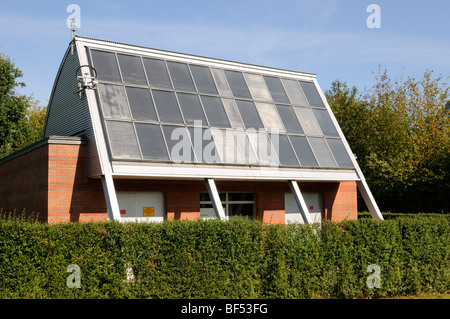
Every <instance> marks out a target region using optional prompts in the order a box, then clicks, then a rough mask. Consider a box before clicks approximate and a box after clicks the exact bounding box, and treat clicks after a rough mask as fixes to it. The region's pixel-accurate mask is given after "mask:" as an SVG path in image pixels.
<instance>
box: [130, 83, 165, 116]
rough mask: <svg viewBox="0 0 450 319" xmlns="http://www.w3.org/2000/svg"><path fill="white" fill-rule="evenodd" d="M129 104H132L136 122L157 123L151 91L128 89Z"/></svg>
mask: <svg viewBox="0 0 450 319" xmlns="http://www.w3.org/2000/svg"><path fill="white" fill-rule="evenodd" d="M126 90H127V96H128V102H130V108H131V113H132V114H133V118H134V119H136V120H152V121H157V120H158V118H157V116H156V111H155V106H154V105H153V101H152V96H151V95H150V90H149V89H142V88H135V87H127V88H126Z"/></svg>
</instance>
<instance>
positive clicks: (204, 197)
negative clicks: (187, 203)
mask: <svg viewBox="0 0 450 319" xmlns="http://www.w3.org/2000/svg"><path fill="white" fill-rule="evenodd" d="M219 198H220V200H221V201H226V199H227V194H226V193H219ZM200 201H201V202H210V201H211V198H210V197H209V193H200ZM224 208H225V206H224Z"/></svg>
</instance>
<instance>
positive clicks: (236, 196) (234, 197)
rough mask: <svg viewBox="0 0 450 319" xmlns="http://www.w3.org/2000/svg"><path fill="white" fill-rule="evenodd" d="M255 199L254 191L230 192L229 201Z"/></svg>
mask: <svg viewBox="0 0 450 319" xmlns="http://www.w3.org/2000/svg"><path fill="white" fill-rule="evenodd" d="M254 200H255V194H253V193H228V201H229V202H235V201H240V202H242V201H254Z"/></svg>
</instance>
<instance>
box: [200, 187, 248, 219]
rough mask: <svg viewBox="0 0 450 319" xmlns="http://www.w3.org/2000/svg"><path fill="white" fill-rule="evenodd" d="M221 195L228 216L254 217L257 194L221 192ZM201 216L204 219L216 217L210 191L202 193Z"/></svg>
mask: <svg viewBox="0 0 450 319" xmlns="http://www.w3.org/2000/svg"><path fill="white" fill-rule="evenodd" d="M219 197H220V201H221V202H222V207H223V210H224V211H225V215H226V216H227V217H228V218H248V219H253V218H254V214H255V194H253V193H219ZM200 216H201V218H203V219H207V218H216V213H215V211H214V207H213V204H212V201H211V199H210V197H209V193H200Z"/></svg>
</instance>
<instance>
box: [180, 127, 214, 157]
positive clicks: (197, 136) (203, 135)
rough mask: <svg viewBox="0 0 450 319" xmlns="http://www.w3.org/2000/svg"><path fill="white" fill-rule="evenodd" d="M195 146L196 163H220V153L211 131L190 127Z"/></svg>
mask: <svg viewBox="0 0 450 319" xmlns="http://www.w3.org/2000/svg"><path fill="white" fill-rule="evenodd" d="M188 130H189V134H190V136H191V141H192V145H193V146H194V152H195V156H196V157H197V159H196V161H198V162H202V163H220V162H221V161H220V157H219V153H218V152H217V149H216V145H215V143H214V140H213V138H212V135H211V130H209V129H205V128H201V127H188Z"/></svg>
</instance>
